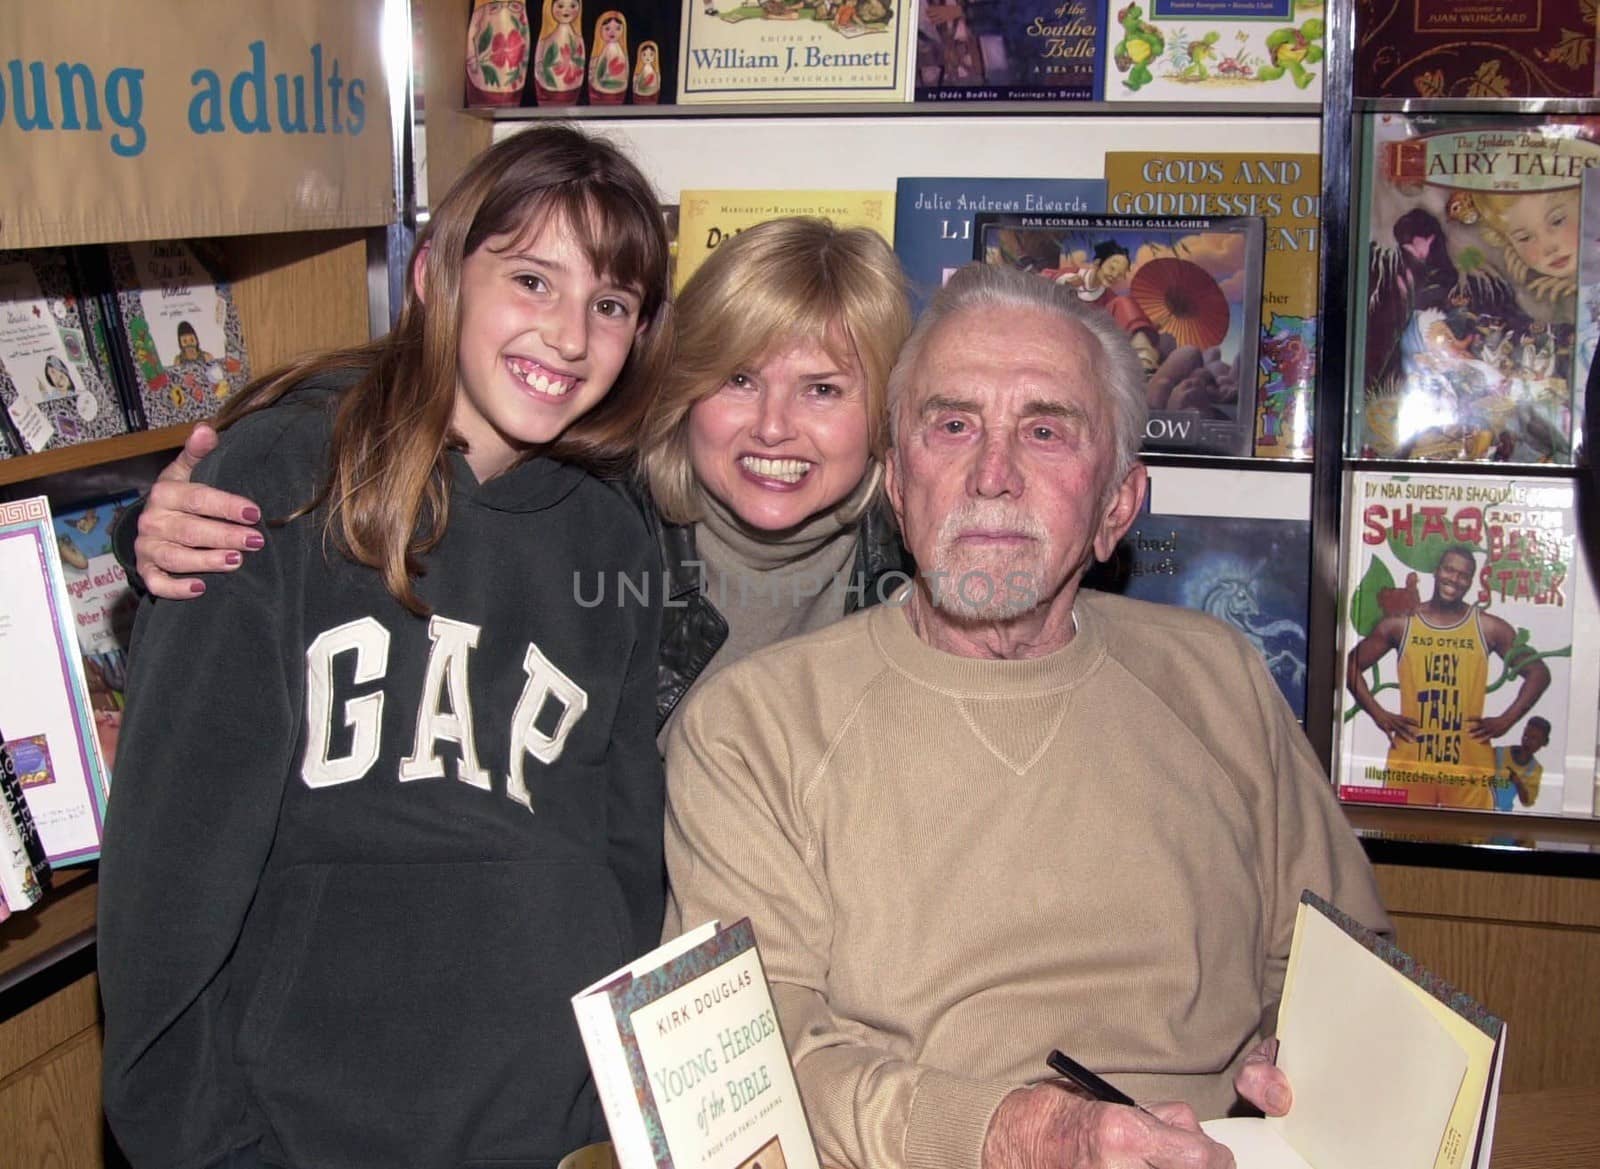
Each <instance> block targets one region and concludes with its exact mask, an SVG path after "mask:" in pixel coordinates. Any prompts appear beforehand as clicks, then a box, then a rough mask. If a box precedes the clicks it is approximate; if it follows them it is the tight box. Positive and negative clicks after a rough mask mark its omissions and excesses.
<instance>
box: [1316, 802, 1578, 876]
mask: <svg viewBox="0 0 1600 1169" xmlns="http://www.w3.org/2000/svg"><path fill="white" fill-rule="evenodd" d="M1344 811H1345V816H1346V818H1347V819H1348V820H1349V821H1350V826H1351V827H1352V828H1354V829H1355V830H1356V833H1357V834H1358V835H1359V836H1360V837H1361V839H1362V843H1363V845H1365V847H1366V850H1367V855H1368V857H1369V858H1370V859H1371V860H1372V861H1373V862H1374V863H1380V864H1404V865H1427V866H1431V867H1436V868H1448V869H1473V870H1483V871H1490V872H1504V873H1528V874H1532V875H1538V874H1543V875H1546V876H1567V877H1591V878H1600V820H1584V819H1576V818H1568V817H1558V816H1518V815H1506V814H1501V813H1494V812H1464V811H1450V810H1447V809H1443V808H1386V807H1380V806H1378V805H1373V804H1355V803H1346V804H1345V805H1344Z"/></svg>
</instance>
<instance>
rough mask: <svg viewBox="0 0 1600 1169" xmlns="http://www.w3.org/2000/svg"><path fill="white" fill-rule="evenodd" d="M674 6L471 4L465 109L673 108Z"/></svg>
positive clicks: (639, 1) (616, 1) (611, 0)
mask: <svg viewBox="0 0 1600 1169" xmlns="http://www.w3.org/2000/svg"><path fill="white" fill-rule="evenodd" d="M679 25H680V18H679V12H678V5H676V4H659V3H651V2H648V0H606V2H605V3H604V4H596V3H593V2H592V0H591V2H590V3H588V4H585V3H583V0H527V2H526V3H524V2H523V0H476V3H475V4H474V5H473V8H472V14H471V17H470V19H469V23H468V26H467V87H466V97H467V105H468V106H515V105H521V106H525V107H526V106H551V107H561V106H621V105H633V106H653V105H666V104H670V103H672V102H673V101H675V100H676V96H677V85H678V80H677V78H678V29H679Z"/></svg>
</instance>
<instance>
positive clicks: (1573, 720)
mask: <svg viewBox="0 0 1600 1169" xmlns="http://www.w3.org/2000/svg"><path fill="white" fill-rule="evenodd" d="M1574 493H1575V492H1574V486H1573V484H1572V482H1571V481H1569V480H1563V479H1554V478H1511V477H1506V476H1500V475H1484V474H1477V475H1455V476H1452V475H1411V474H1400V473H1392V472H1378V471H1361V472H1357V473H1355V474H1354V475H1352V477H1351V480H1350V484H1349V492H1348V496H1347V499H1348V511H1349V517H1348V523H1347V527H1346V531H1347V533H1348V535H1347V537H1346V538H1347V540H1348V542H1349V543H1348V548H1347V551H1346V554H1345V561H1346V564H1347V566H1348V569H1347V572H1348V575H1347V578H1346V587H1345V592H1344V598H1343V612H1344V616H1343V646H1342V652H1343V658H1342V661H1343V664H1344V667H1345V669H1344V683H1345V685H1344V693H1343V701H1342V704H1341V705H1342V718H1341V724H1340V725H1341V732H1340V736H1339V763H1338V767H1337V768H1336V772H1335V774H1336V775H1337V777H1338V785H1339V794H1340V796H1341V797H1343V798H1344V799H1347V800H1354V801H1360V802H1363V803H1380V804H1393V805H1404V806H1423V807H1447V808H1461V809H1467V810H1475V811H1484V812H1493V811H1498V812H1519V813H1528V814H1534V815H1550V816H1560V815H1569V816H1589V815H1592V813H1593V799H1592V782H1591V777H1592V776H1593V774H1594V742H1595V708H1594V707H1595V704H1594V694H1595V686H1596V681H1595V677H1594V675H1595V673H1596V663H1595V660H1594V659H1595V657H1596V655H1595V654H1594V652H1593V649H1592V646H1593V638H1594V636H1595V628H1594V626H1595V613H1596V607H1595V604H1594V596H1593V587H1592V584H1591V581H1590V580H1589V577H1588V574H1587V572H1586V570H1585V566H1584V563H1583V557H1582V556H1581V555H1579V554H1578V548H1577V520H1576V515H1575V512H1574ZM1585 645H1587V646H1590V647H1591V648H1589V649H1588V650H1587V651H1585V650H1583V648H1582V647H1583V646H1585ZM1575 646H1576V647H1577V651H1576V652H1575Z"/></svg>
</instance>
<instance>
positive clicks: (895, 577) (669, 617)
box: [656, 506, 913, 731]
mask: <svg viewBox="0 0 1600 1169" xmlns="http://www.w3.org/2000/svg"><path fill="white" fill-rule="evenodd" d="M657 525H658V538H659V540H660V543H661V561H662V566H663V568H664V569H665V570H666V580H667V583H668V592H667V600H666V612H665V614H664V615H663V617H662V622H661V656H660V658H659V659H658V660H657V664H656V730H657V731H660V729H661V728H662V727H663V726H665V725H666V722H667V716H668V715H670V714H671V713H672V710H673V708H674V707H675V706H677V705H678V703H679V702H680V701H682V699H683V696H684V695H685V694H687V693H688V692H689V687H690V686H692V685H694V680H695V679H696V678H698V677H699V676H700V673H701V671H702V670H704V669H705V668H706V663H707V662H709V661H710V660H711V657H712V655H713V654H715V653H716V652H717V650H719V649H721V648H722V643H723V642H724V641H726V640H727V639H728V622H727V619H726V618H725V617H723V615H722V614H721V613H719V612H717V607H716V606H715V605H713V604H712V603H711V598H710V597H707V596H706V595H705V594H704V593H702V592H701V591H700V569H699V567H698V564H697V562H698V561H699V559H700V557H699V554H698V553H697V552H696V550H695V542H694V525H693V524H669V523H665V522H663V521H661V520H657ZM860 531H861V543H860V545H859V546H858V547H857V548H856V561H855V568H854V571H853V582H852V583H853V584H854V586H855V587H854V588H853V589H852V591H851V592H850V593H849V595H848V596H847V597H846V598H845V612H846V613H853V612H854V611H855V610H857V609H864V608H866V607H867V606H869V605H876V604H877V603H878V602H880V601H882V600H884V599H885V598H886V597H887V596H888V595H889V594H890V593H892V592H893V591H894V590H895V588H896V586H897V585H898V584H899V582H900V581H901V580H905V579H910V577H911V574H912V572H913V567H912V563H911V556H910V554H909V553H907V552H906V550H905V548H904V547H903V546H902V545H901V543H900V534H899V532H898V531H897V530H896V529H895V525H894V520H893V519H892V518H891V517H890V515H889V513H888V511H887V509H885V508H883V507H882V506H878V507H873V508H869V509H868V510H867V513H866V514H865V515H863V516H862V517H861V520H860Z"/></svg>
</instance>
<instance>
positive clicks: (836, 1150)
mask: <svg viewBox="0 0 1600 1169" xmlns="http://www.w3.org/2000/svg"><path fill="white" fill-rule="evenodd" d="M1074 616H1075V617H1076V619H1077V626H1078V631H1077V633H1076V635H1075V636H1074V637H1073V639H1072V640H1071V642H1070V643H1068V644H1067V645H1066V646H1065V647H1064V648H1062V649H1059V650H1057V651H1056V652H1053V653H1050V654H1046V655H1043V656H1041V657H1037V658H1032V659H1026V660H1012V661H1004V660H989V659H974V658H966V657H960V656H956V655H953V654H949V653H945V652H942V651H940V650H936V649H934V648H933V647H931V646H929V645H927V644H926V643H924V642H923V641H922V640H921V639H920V638H919V637H918V636H917V634H916V633H915V631H914V630H913V629H912V627H911V625H910V622H909V620H908V615H907V612H906V611H905V610H904V608H903V607H899V606H896V605H894V604H889V605H884V606H880V607H877V608H875V609H871V610H868V611H865V612H862V613H858V614H855V615H853V616H851V617H849V618H846V619H845V620H843V621H841V622H838V623H836V624H834V625H832V626H830V627H829V628H826V629H823V630H821V631H819V632H817V633H813V634H810V635H807V636H805V637H801V638H798V639H796V640H793V641H789V642H785V643H784V644H782V645H777V646H773V647H770V648H768V649H766V650H763V651H761V652H759V653H755V654H753V655H751V656H749V657H747V658H746V659H745V660H744V661H742V662H739V663H738V664H736V665H734V666H732V667H730V668H729V669H726V670H724V671H723V672H722V673H720V674H719V675H718V676H717V677H716V678H714V679H712V680H711V681H710V682H708V683H706V684H705V685H703V686H700V687H697V688H696V690H695V692H694V693H693V694H692V695H691V696H690V698H689V700H688V701H687V702H686V703H685V704H684V707H685V709H684V714H683V717H682V719H681V721H680V723H679V724H678V726H677V727H676V728H675V729H674V730H673V732H672V734H671V735H670V736H669V741H668V751H667V774H668V815H667V832H666V845H667V860H668V870H669V877H670V883H671V886H672V903H671V904H669V908H668V921H667V932H668V934H669V935H670V934H671V933H672V932H674V931H675V930H678V929H682V928H684V927H686V926H693V925H697V924H698V923H700V922H702V921H705V920H707V919H708V918H721V919H723V920H729V921H731V920H736V919H737V918H739V917H742V916H745V915H749V917H750V918H751V920H752V921H753V923H754V925H755V929H756V935H757V938H758V940H759V942H760V945H761V950H762V957H763V961H764V963H765V967H766V972H767V975H768V977H769V979H770V980H771V982H772V986H773V996H774V1000H775V1002H776V1004H777V1006H778V1010H779V1014H780V1017H781V1020H782V1024H783V1029H784V1034H785V1037H786V1039H787V1041H788V1044H789V1048H790V1052H791V1054H792V1056H793V1058H794V1062H795V1066H796V1071H797V1075H798V1078H799V1082H800V1086H801V1092H802V1095H803V1096H804V1098H805V1103H806V1110H807V1115H808V1117H809V1119H810V1121H811V1124H812V1128H813V1131H814V1132H815V1135H816V1137H817V1142H818V1146H819V1152H820V1153H821V1155H822V1160H823V1161H824V1163H827V1164H833V1165H840V1166H858V1167H861V1169H867V1167H870V1169H902V1167H904V1169H924V1167H926V1169H934V1167H935V1166H937V1167H939V1169H978V1166H979V1164H980V1161H981V1153H982V1148H983V1140H984V1136H985V1134H986V1132H987V1129H988V1125H989V1121H990V1118H991V1117H992V1115H993V1112H994V1109H995V1108H996V1107H997V1106H998V1104H999V1102H1000V1100H1001V1099H1002V1098H1003V1097H1004V1096H1005V1095H1006V1093H1007V1092H1009V1091H1011V1090H1013V1089H1015V1088H1017V1087H1020V1086H1023V1085H1025V1084H1027V1083H1030V1082H1033V1081H1036V1080H1039V1079H1041V1078H1043V1077H1044V1076H1046V1075H1047V1074H1048V1073H1047V1071H1046V1069H1045V1067H1044V1065H1043V1058H1042V1057H1043V1053H1044V1052H1047V1051H1049V1050H1050V1048H1051V1047H1052V1046H1056V1047H1060V1048H1061V1049H1062V1050H1065V1051H1070V1052H1072V1053H1073V1055H1074V1056H1075V1057H1076V1058H1078V1059H1080V1060H1082V1061H1083V1062H1084V1063H1086V1064H1088V1065H1089V1066H1091V1067H1093V1068H1095V1069H1096V1070H1099V1071H1101V1072H1102V1073H1103V1074H1105V1075H1106V1077H1107V1078H1108V1079H1110V1080H1112V1081H1113V1082H1114V1083H1116V1084H1117V1085H1118V1086H1119V1087H1121V1088H1122V1089H1123V1090H1124V1091H1126V1092H1128V1093H1129V1094H1130V1095H1132V1096H1134V1097H1135V1098H1136V1099H1140V1100H1146V1101H1160V1100H1172V1099H1182V1100H1186V1101H1188V1102H1189V1103H1190V1104H1191V1105H1193V1106H1194V1108H1195V1109H1196V1111H1197V1112H1198V1113H1199V1114H1200V1115H1201V1116H1202V1117H1213V1116H1220V1115H1222V1114H1224V1113H1225V1112H1227V1111H1228V1109H1229V1108H1230V1107H1232V1106H1233V1105H1234V1103H1235V1097H1234V1092H1233V1088H1232V1077H1233V1073H1234V1071H1235V1070H1236V1068H1237V1066H1238V1064H1239V1062H1240V1061H1241V1059H1242V1057H1243V1055H1244V1053H1245V1052H1246V1051H1248V1050H1249V1048H1250V1047H1251V1046H1252V1045H1253V1044H1254V1043H1255V1042H1256V1041H1258V1040H1259V1039H1260V1038H1261V1037H1262V1036H1264V1035H1267V1034H1270V1033H1271V1031H1272V1028H1273V1025H1274V1020H1275V1016H1276V1011H1277V1001H1278V998H1279V996H1280V994H1281V991H1282V985H1283V974H1284V969H1285V964H1286V961H1287V957H1288V952H1289V945H1290V941H1291V938H1292V935H1293V929H1294V919H1295V910H1296V906H1297V904H1298V901H1299V896H1300V891H1301V890H1302V889H1306V888H1309V889H1312V890H1314V891H1316V892H1317V893H1319V894H1320V895H1322V896H1324V897H1326V898H1328V899H1329V900H1331V901H1333V902H1334V903H1335V904H1337V905H1339V906H1340V907H1341V908H1343V909H1344V910H1345V911H1346V912H1348V913H1350V914H1351V915H1352V916H1354V917H1355V918H1356V919H1357V920H1359V921H1361V922H1363V923H1365V924H1367V925H1369V926H1372V927H1374V928H1378V929H1386V928H1387V927H1388V920H1387V918H1386V916H1385V915H1384V912H1383V909H1382V906H1381V904H1380V902H1379V900H1378V896H1377V891H1376V887H1375V884H1374V881H1373V877H1372V872H1371V869H1370V867H1369V866H1368V864H1367V862H1366V858H1365V856H1364V855H1363V853H1362V850H1361V847H1360V845H1359V844H1358V842H1357V841H1356V839H1355V837H1354V835H1353V834H1352V833H1351V831H1350V829H1349V827H1348V826H1347V825H1346V823H1345V821H1344V817H1343V815H1342V813H1341V812H1340V809H1339V807H1338V804H1337V802H1336V801H1335V799H1334V797H1333V794H1332V789H1331V787H1330V785H1329V783H1328V781H1327V779H1326V776H1325V775H1324V774H1323V772H1322V770H1321V767H1320V766H1319V764H1318V763H1317V760H1316V757H1315V754H1314V753H1313V752H1312V750H1311V747H1310V744H1309V743H1308V742H1307V741H1306V738H1305V735H1304V734H1303V732H1302V731H1301V730H1300V728H1299V726H1298V725H1297V724H1296V723H1295V720H1294V717H1293V715H1292V713H1291V712H1290V711H1289V709H1288V707H1287V705H1286V704H1285V703H1284V701H1283V698H1282V696H1281V694H1280V693H1279V692H1278V689H1277V687H1276V686H1275V685H1274V684H1273V681H1272V678H1271V677H1270V675H1269V674H1268V673H1267V671H1266V669H1265V667H1264V666H1263V665H1262V663H1261V659H1260V655H1259V654H1257V653H1256V652H1255V651H1254V650H1253V649H1252V648H1251V647H1250V645H1249V644H1248V643H1247V642H1245V641H1244V639H1243V638H1241V637H1239V635H1238V634H1237V633H1236V632H1234V631H1233V630H1231V629H1229V628H1228V627H1227V626H1225V625H1223V624H1221V623H1220V622H1217V621H1214V620H1212V619H1211V618H1208V617H1205V616H1203V615H1201V614H1197V613H1193V612H1190V611H1188V610H1184V609H1179V608H1176V607H1173V606H1166V605H1150V604H1144V603H1141V602H1137V601H1130V600H1126V599H1124V598H1120V597H1111V596H1106V595H1103V594H1096V593H1092V592H1087V591H1085V592H1081V593H1079V595H1078V598H1077V601H1076V604H1075V606H1074Z"/></svg>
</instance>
